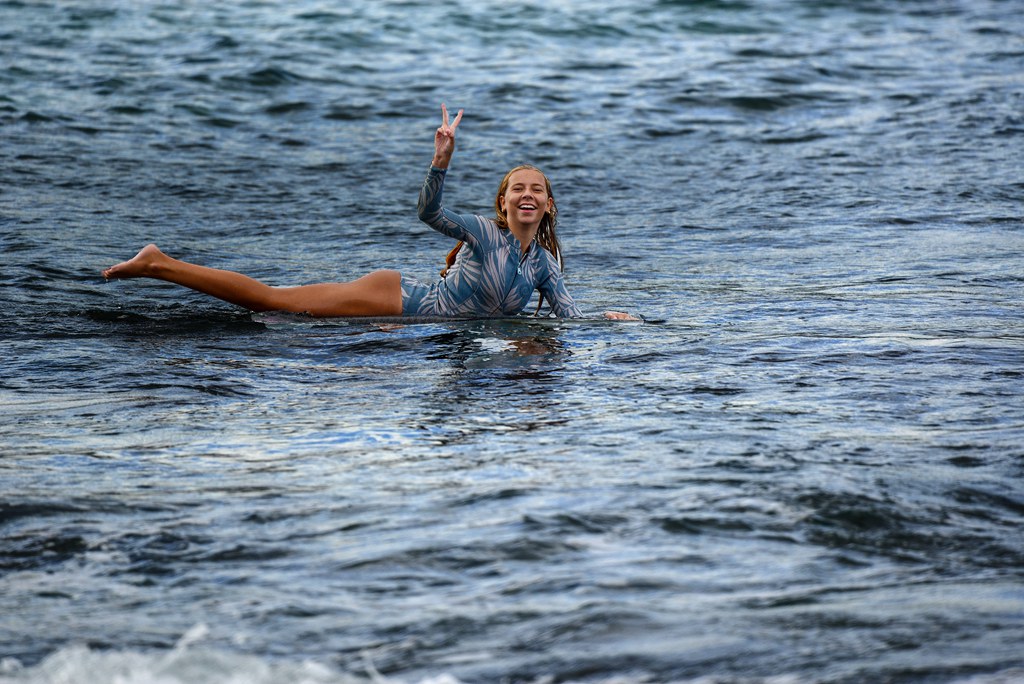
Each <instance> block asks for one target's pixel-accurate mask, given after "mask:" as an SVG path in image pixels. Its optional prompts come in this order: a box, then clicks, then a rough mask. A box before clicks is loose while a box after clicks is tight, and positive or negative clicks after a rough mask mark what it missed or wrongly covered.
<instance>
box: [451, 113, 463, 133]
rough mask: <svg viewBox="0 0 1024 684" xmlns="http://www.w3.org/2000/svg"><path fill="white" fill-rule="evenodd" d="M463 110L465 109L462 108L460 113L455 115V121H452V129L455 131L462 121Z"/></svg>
mask: <svg viewBox="0 0 1024 684" xmlns="http://www.w3.org/2000/svg"><path fill="white" fill-rule="evenodd" d="M463 111H464V110H462V109H460V110H459V113H458V114H456V115H455V121H452V130H453V131H454V130H455V127H456V126H458V125H459V122H460V121H462V112H463Z"/></svg>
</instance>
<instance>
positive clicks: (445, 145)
mask: <svg viewBox="0 0 1024 684" xmlns="http://www.w3.org/2000/svg"><path fill="white" fill-rule="evenodd" d="M460 121H462V110H461V109H460V110H459V113H458V114H456V115H455V121H452V122H451V123H450V124H449V123H448V108H447V107H446V106H445V105H444V103H441V125H440V126H439V127H438V129H437V133H435V134H434V160H433V161H432V162H431V164H432V165H433V166H435V167H437V168H439V169H447V168H448V162H450V161H451V159H452V152H454V151H455V129H456V128H458V126H459V122H460Z"/></svg>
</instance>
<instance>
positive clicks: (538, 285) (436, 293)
mask: <svg viewBox="0 0 1024 684" xmlns="http://www.w3.org/2000/svg"><path fill="white" fill-rule="evenodd" d="M445 173H446V171H445V170H443V169H438V168H435V167H431V168H430V171H429V172H428V173H427V178H426V180H425V181H424V183H423V188H422V190H420V198H419V206H418V209H419V216H420V220H421V221H423V222H424V223H426V224H427V225H429V226H430V227H431V228H433V229H434V230H436V231H438V232H440V233H443V234H445V235H447V236H449V237H452V238H455V239H456V240H461V241H462V242H463V243H465V244H464V245H463V246H462V249H461V250H459V254H458V257H457V258H456V260H455V263H454V264H453V265H452V267H451V268H449V269H448V274H447V275H446V276H445V277H444V278H442V279H441V280H439V281H438V282H436V283H434V284H433V285H424V284H422V283H420V282H418V281H416V280H415V279H413V278H408V277H406V276H404V275H403V276H402V315H403V316H459V317H461V316H501V315H514V314H518V313H519V312H521V311H522V310H523V309H524V308H526V305H527V304H529V303H530V298H531V297H532V296H533V291H534V290H540V292H541V294H543V295H544V299H545V301H546V302H548V303H549V304H550V305H551V308H552V311H553V312H554V314H555V315H556V316H559V317H561V318H581V317H582V316H583V314H582V313H581V312H580V310H579V309H578V308H577V307H576V304H575V303H574V302H573V299H572V297H571V296H570V295H569V292H568V290H566V289H565V283H564V282H563V281H562V271H561V269H560V268H559V267H558V262H557V261H556V260H555V258H554V256H552V255H551V253H550V252H549V251H547V250H546V249H544V248H543V247H541V246H540V245H539V244H538V243H537V241H536V240H534V241H533V242H532V243H530V248H529V249H528V250H527V251H526V254H523V253H522V249H521V248H520V243H519V240H517V239H516V238H515V236H514V235H512V231H510V230H503V229H501V228H499V227H498V224H496V223H495V222H494V221H493V220H491V219H487V218H484V217H482V216H473V215H465V216H464V215H461V214H456V213H455V212H453V211H450V210H448V209H445V208H444V206H443V205H442V203H441V196H442V194H443V190H444V178H445Z"/></svg>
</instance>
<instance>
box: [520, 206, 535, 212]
mask: <svg viewBox="0 0 1024 684" xmlns="http://www.w3.org/2000/svg"><path fill="white" fill-rule="evenodd" d="M519 210H520V211H537V205H536V204H520V205H519Z"/></svg>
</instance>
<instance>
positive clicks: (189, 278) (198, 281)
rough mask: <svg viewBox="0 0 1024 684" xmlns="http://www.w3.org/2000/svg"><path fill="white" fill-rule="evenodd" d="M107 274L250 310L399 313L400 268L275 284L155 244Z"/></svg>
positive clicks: (359, 313)
mask: <svg viewBox="0 0 1024 684" xmlns="http://www.w3.org/2000/svg"><path fill="white" fill-rule="evenodd" d="M103 276H104V277H105V278H156V279H157V280H166V281H167V282H170V283H176V284H178V285H183V286H185V287H187V288H190V289H193V290H196V291H198V292H202V293H204V294H208V295H210V296H212V297H216V298H218V299H223V300H224V301H226V302H230V303H232V304H237V305H238V306H242V307H245V308H246V309H249V310H251V311H292V312H295V313H307V314H310V315H311V316H400V315H401V314H402V285H401V276H400V274H399V273H398V271H374V272H373V273H370V274H368V275H365V276H363V277H362V278H359V279H358V280H353V281H351V282H348V283H319V284H316V285H301V286H299V287H271V286H269V285H265V284H263V283H261V282H260V281H258V280H255V279H253V278H250V277H249V276H246V275H242V274H241V273H235V272H234V271H222V270H220V269H216V268H209V267H207V266H197V265H196V264H190V263H188V262H185V261H179V260H178V259H173V258H171V257H169V256H167V255H166V254H164V253H163V252H161V251H160V250H159V249H158V248H157V246H156V245H147V246H145V247H143V248H142V251H140V252H139V253H138V254H137V255H135V257H133V258H132V259H129V260H128V261H125V262H122V263H120V264H117V265H116V266H111V267H110V268H108V269H107V270H105V271H103Z"/></svg>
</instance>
